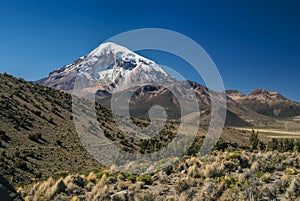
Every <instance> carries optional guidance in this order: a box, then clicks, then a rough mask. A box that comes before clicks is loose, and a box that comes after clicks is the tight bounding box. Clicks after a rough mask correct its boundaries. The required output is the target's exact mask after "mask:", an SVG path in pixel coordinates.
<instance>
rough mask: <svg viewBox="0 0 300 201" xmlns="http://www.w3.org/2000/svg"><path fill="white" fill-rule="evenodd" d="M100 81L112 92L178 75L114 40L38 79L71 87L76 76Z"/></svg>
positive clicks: (61, 88)
mask: <svg viewBox="0 0 300 201" xmlns="http://www.w3.org/2000/svg"><path fill="white" fill-rule="evenodd" d="M77 75H80V76H81V77H83V79H84V80H86V81H93V82H95V81H97V82H99V86H98V88H99V89H105V90H107V91H109V92H112V91H116V90H117V91H118V90H123V89H124V88H127V87H129V86H132V85H136V84H145V83H158V84H161V83H169V82H174V81H175V79H174V78H173V77H172V76H170V75H169V74H168V73H166V72H165V71H164V70H163V68H162V67H161V66H160V65H158V64H156V63H155V62H154V61H151V60H149V59H146V58H144V57H142V56H140V55H138V54H136V53H134V52H132V51H130V50H129V49H127V48H126V47H123V46H120V45H117V44H115V43H112V42H107V43H103V44H101V45H100V46H99V47H97V48H96V49H94V50H93V51H91V52H90V53H89V54H88V55H86V56H83V57H80V58H79V59H77V60H76V61H75V62H74V63H72V64H70V65H66V66H64V67H62V68H60V69H58V70H55V71H53V72H51V73H50V74H49V77H48V78H44V79H42V80H39V81H38V83H40V84H43V85H47V86H50V87H53V88H56V89H60V90H64V91H70V90H72V89H73V87H74V83H75V79H76V76H77Z"/></svg>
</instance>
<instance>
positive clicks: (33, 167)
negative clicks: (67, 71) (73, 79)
mask: <svg viewBox="0 0 300 201" xmlns="http://www.w3.org/2000/svg"><path fill="white" fill-rule="evenodd" d="M0 85H1V88H0V135H1V138H0V139H1V140H0V153H1V156H0V161H1V162H0V173H1V174H2V175H4V176H5V178H6V179H8V180H9V181H11V182H12V183H13V184H21V183H29V182H31V180H34V179H38V178H46V177H48V176H50V175H53V174H54V173H57V174H59V172H62V171H70V172H78V171H85V170H88V169H91V168H95V167H100V164H98V163H97V161H95V160H94V159H93V158H92V157H91V156H90V155H89V154H88V153H87V151H86V150H85V149H84V147H83V146H82V144H81V142H80V140H79V137H78V136H77V134H76V132H75V128H74V125H73V121H72V116H71V115H72V114H71V96H70V95H69V94H66V93H62V92H58V91H56V90H53V89H50V88H47V87H42V86H39V85H36V84H33V83H30V82H26V81H24V80H23V79H16V78H13V77H12V76H9V75H7V74H0Z"/></svg>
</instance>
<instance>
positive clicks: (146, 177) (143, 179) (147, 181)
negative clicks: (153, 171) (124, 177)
mask: <svg viewBox="0 0 300 201" xmlns="http://www.w3.org/2000/svg"><path fill="white" fill-rule="evenodd" d="M137 181H141V182H144V183H145V184H146V185H151V184H152V179H151V176H150V175H141V176H139V177H138V178H137Z"/></svg>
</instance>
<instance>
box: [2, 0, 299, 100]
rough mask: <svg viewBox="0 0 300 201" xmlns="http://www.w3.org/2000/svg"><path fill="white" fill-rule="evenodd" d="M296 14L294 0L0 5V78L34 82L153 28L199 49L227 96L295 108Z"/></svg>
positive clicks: (50, 0)
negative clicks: (265, 93)
mask: <svg viewBox="0 0 300 201" xmlns="http://www.w3.org/2000/svg"><path fill="white" fill-rule="evenodd" d="M299 10H300V1H296V0H295V1H291V0H288V1H284V0H282V1H271V0H270V1H269V0H262V1H261V0H254V1H253V0H252V1H250V0H249V1H238V0H236V1H231V0H228V1H198V0H194V1H189V0H185V1H167V0H165V1H164V0H152V1H142V0H139V1H117V0H114V1H109V0H106V1H88V0H85V1H84V0H76V1H74V0H69V1H66V0H19V1H16V0H5V1H3V0H2V1H0V26H1V28H0V72H8V73H10V74H13V75H14V76H17V77H23V78H25V79H27V80H37V79H40V78H42V77H45V76H47V74H48V73H49V72H50V71H52V70H53V69H56V68H58V67H61V66H63V65H65V64H69V63H71V62H72V61H73V60H75V59H76V58H77V57H80V56H82V55H85V54H87V53H88V52H90V51H91V50H92V49H94V48H95V47H97V46H98V45H99V44H100V43H101V42H103V41H104V40H106V39H107V38H110V37H112V36H114V35H116V34H119V33H121V32H124V31H128V30H131V29H138V28H151V27H155V28H164V29H170V30H173V31H177V32H180V33H182V34H185V35H186V36H188V37H190V38H191V39H193V40H195V41H196V42H198V43H199V44H200V45H201V46H202V47H203V48H204V49H205V50H206V51H207V52H208V54H209V55H210V56H211V58H212V59H213V60H214V62H215V64H216V65H217V67H218V69H219V71H220V73H221V75H222V78H223V80H224V84H225V87H226V88H227V89H238V90H241V91H242V92H244V93H248V92H250V91H252V90H254V89H256V88H265V89H270V90H275V91H279V92H280V93H282V94H283V95H285V96H287V97H288V98H291V99H294V100H298V101H300V84H299V82H300V81H299V80H300V79H299V78H300V12H299ZM148 53H149V54H148V55H147V51H145V52H143V54H144V56H149V57H150V58H151V59H154V60H156V61H157V62H158V63H162V64H164V65H168V66H172V65H173V66H174V67H175V68H178V69H179V68H180V67H181V66H180V67H179V66H176V65H181V64H182V65H184V64H183V62H182V63H180V62H178V61H176V62H174V61H172V60H171V59H172V58H173V57H172V56H170V55H164V54H158V55H157V56H156V55H155V54H153V52H148ZM187 72H189V71H187ZM184 76H185V77H186V78H188V79H193V80H196V79H197V78H196V77H195V76H193V74H192V73H187V74H186V75H184Z"/></svg>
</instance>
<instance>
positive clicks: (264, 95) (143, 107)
mask: <svg viewBox="0 0 300 201" xmlns="http://www.w3.org/2000/svg"><path fill="white" fill-rule="evenodd" d="M76 75H80V76H81V79H83V80H86V81H87V83H89V82H90V81H92V82H93V83H96V85H92V86H91V87H86V90H89V91H93V92H95V93H96V95H97V96H98V97H99V98H100V99H101V100H102V103H104V104H105V103H106V104H107V105H108V106H109V100H110V97H111V94H112V93H118V92H121V91H124V90H128V89H127V88H128V87H130V86H139V87H140V88H136V89H135V90H136V93H135V94H134V96H133V97H132V98H131V100H130V101H131V103H132V104H131V105H132V108H133V112H132V113H136V114H137V113H138V115H141V114H142V115H147V114H146V112H147V109H149V107H150V106H151V105H153V104H155V103H163V104H164V107H165V108H167V110H169V112H170V113H169V114H171V116H172V115H173V117H177V116H178V113H176V111H175V112H174V110H177V111H178V107H179V106H178V102H177V101H176V98H175V97H174V96H173V95H172V93H171V92H170V91H168V89H167V88H166V87H162V86H161V85H164V86H166V85H172V84H174V83H179V85H180V83H183V82H182V81H177V80H176V79H175V78H174V77H173V76H172V75H169V74H168V73H166V71H165V70H164V69H163V67H161V66H160V65H158V64H156V63H155V62H154V61H151V60H149V59H147V58H144V57H142V56H139V55H138V54H136V53H134V52H132V51H130V50H128V49H127V48H125V47H122V46H119V45H117V44H114V43H111V42H108V43H103V44H101V45H100V46H99V47H98V48H96V49H95V50H93V51H92V52H90V53H89V54H88V55H86V56H83V57H80V58H79V59H77V60H76V61H75V62H74V63H72V64H69V65H66V66H64V67H62V68H59V69H57V70H55V71H53V72H51V73H50V74H49V76H48V77H46V78H44V79H41V80H38V81H37V82H36V83H38V84H40V85H44V86H48V87H51V88H54V89H58V90H62V91H65V92H69V93H70V92H71V91H72V89H73V88H74V84H75V79H76ZM188 83H189V85H190V88H191V89H192V90H193V91H194V93H195V94H196V97H197V102H198V104H199V107H200V109H201V112H202V116H201V118H202V119H206V121H205V124H208V123H209V120H210V118H209V116H210V106H211V99H210V93H217V92H214V91H212V90H210V89H208V88H207V87H205V86H202V85H200V84H198V83H196V82H191V81H188ZM178 91H179V94H180V96H181V97H184V98H185V100H187V102H188V101H192V100H189V97H187V96H186V94H184V92H180V90H178ZM226 94H227V96H226V98H227V107H228V108H227V119H226V124H227V125H228V126H249V127H250V126H267V125H270V124H273V123H274V122H275V120H276V119H285V118H290V119H291V118H294V117H295V116H298V115H300V104H299V103H297V102H294V101H291V100H288V99H287V98H285V97H283V96H282V95H280V94H279V93H277V92H271V91H266V90H261V89H257V90H255V91H253V92H251V93H250V94H249V95H244V94H243V93H241V92H239V91H236V90H227V91H226ZM141 100H142V102H141ZM176 108H177V109H176ZM137 110H138V112H137ZM190 112H191V113H192V111H190ZM184 115H187V114H184Z"/></svg>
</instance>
